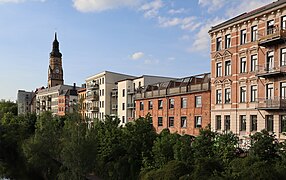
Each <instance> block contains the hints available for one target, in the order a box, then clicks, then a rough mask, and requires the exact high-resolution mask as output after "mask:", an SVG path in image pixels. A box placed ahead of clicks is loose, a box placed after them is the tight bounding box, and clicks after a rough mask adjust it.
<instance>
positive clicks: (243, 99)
mask: <svg viewBox="0 0 286 180" xmlns="http://www.w3.org/2000/svg"><path fill="white" fill-rule="evenodd" d="M240 102H241V103H245V102H246V87H240Z"/></svg>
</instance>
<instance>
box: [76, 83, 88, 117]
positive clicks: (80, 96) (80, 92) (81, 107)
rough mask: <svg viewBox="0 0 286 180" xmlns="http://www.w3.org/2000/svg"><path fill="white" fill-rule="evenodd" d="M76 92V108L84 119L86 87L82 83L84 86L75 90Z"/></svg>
mask: <svg viewBox="0 0 286 180" xmlns="http://www.w3.org/2000/svg"><path fill="white" fill-rule="evenodd" d="M77 94H78V110H79V113H80V114H81V117H82V119H83V120H85V119H86V116H87V111H86V87H85V84H84V87H82V88H80V89H78V90H77Z"/></svg>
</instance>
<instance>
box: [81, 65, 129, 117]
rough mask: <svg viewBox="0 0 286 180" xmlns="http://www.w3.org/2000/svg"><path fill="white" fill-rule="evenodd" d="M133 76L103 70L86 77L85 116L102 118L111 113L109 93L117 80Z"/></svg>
mask: <svg viewBox="0 0 286 180" xmlns="http://www.w3.org/2000/svg"><path fill="white" fill-rule="evenodd" d="M127 78H134V76H130V75H126V74H120V73H115V72H110V71H104V72H101V73H98V74H95V75H93V76H90V77H88V78H87V79H86V80H85V82H86V100H85V101H86V117H87V118H89V119H90V120H91V121H92V119H94V118H98V119H104V117H105V115H111V113H112V109H113V108H112V104H111V97H112V95H111V93H112V89H113V88H114V87H115V83H116V82H117V81H120V80H123V79H127Z"/></svg>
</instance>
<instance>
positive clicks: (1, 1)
mask: <svg viewBox="0 0 286 180" xmlns="http://www.w3.org/2000/svg"><path fill="white" fill-rule="evenodd" d="M27 1H36V2H45V1H46V0H0V4H4V3H23V2H27Z"/></svg>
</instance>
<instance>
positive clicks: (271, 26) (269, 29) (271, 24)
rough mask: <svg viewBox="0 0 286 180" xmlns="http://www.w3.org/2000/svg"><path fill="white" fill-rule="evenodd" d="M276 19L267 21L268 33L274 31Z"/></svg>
mask: <svg viewBox="0 0 286 180" xmlns="http://www.w3.org/2000/svg"><path fill="white" fill-rule="evenodd" d="M274 31H275V30H274V20H270V21H268V22H267V35H269V34H273V33H274Z"/></svg>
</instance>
